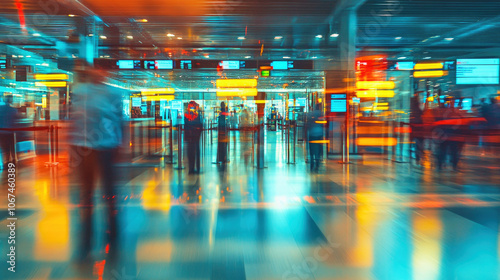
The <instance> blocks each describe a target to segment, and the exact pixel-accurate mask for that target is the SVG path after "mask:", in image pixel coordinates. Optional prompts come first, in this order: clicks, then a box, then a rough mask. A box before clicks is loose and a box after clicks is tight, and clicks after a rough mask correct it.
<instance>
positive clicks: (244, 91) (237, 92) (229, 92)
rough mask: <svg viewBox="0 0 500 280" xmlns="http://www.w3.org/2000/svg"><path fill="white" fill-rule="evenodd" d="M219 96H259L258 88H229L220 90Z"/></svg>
mask: <svg viewBox="0 0 500 280" xmlns="http://www.w3.org/2000/svg"><path fill="white" fill-rule="evenodd" d="M217 96H219V97H225V96H257V89H256V88H228V89H218V90H217Z"/></svg>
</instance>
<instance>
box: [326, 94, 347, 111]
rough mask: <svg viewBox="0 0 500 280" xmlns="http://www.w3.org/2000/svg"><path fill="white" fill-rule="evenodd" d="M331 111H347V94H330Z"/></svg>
mask: <svg viewBox="0 0 500 280" xmlns="http://www.w3.org/2000/svg"><path fill="white" fill-rule="evenodd" d="M330 97H331V100H330V112H332V113H345V112H347V94H332V95H330Z"/></svg>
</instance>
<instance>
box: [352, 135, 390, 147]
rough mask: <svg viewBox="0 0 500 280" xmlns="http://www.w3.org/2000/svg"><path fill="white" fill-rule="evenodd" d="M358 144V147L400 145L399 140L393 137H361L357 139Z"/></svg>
mask: <svg viewBox="0 0 500 280" xmlns="http://www.w3.org/2000/svg"><path fill="white" fill-rule="evenodd" d="M356 143H357V144H358V146H369V147H386V146H387V147H391V146H396V145H397V144H398V139H396V138H393V137H384V138H382V137H381V138H379V137H360V138H358V139H357V141H356Z"/></svg>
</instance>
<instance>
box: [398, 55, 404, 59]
mask: <svg viewBox="0 0 500 280" xmlns="http://www.w3.org/2000/svg"><path fill="white" fill-rule="evenodd" d="M398 59H406V56H401V57H398Z"/></svg>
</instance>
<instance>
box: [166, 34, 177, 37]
mask: <svg viewBox="0 0 500 280" xmlns="http://www.w3.org/2000/svg"><path fill="white" fill-rule="evenodd" d="M167 36H168V37H175V35H174V34H172V33H168V34H167Z"/></svg>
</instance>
